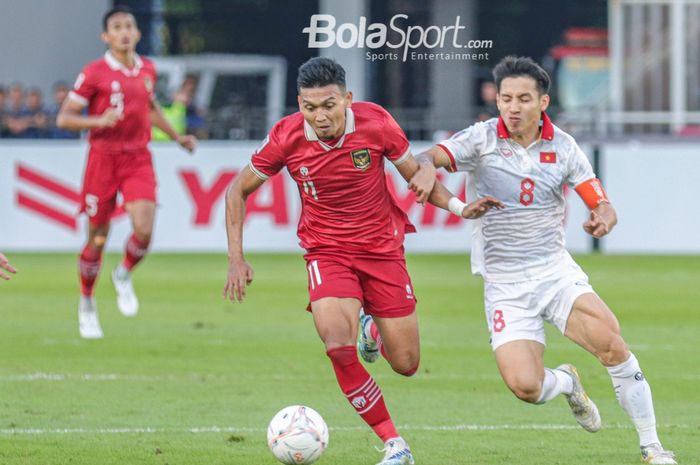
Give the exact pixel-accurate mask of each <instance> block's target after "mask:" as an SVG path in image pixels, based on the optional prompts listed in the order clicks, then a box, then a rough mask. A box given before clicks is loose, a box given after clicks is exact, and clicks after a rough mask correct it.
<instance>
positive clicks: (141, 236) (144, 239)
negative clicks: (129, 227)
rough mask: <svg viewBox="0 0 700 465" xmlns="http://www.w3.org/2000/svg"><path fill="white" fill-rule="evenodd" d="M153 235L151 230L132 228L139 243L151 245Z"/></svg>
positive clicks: (148, 228) (143, 227) (147, 228)
mask: <svg viewBox="0 0 700 465" xmlns="http://www.w3.org/2000/svg"><path fill="white" fill-rule="evenodd" d="M152 234H153V228H150V227H145V226H142V227H135V228H134V236H136V239H138V240H139V242H141V243H143V244H150V243H151V235H152Z"/></svg>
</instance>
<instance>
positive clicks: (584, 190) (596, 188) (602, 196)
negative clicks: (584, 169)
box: [576, 178, 610, 210]
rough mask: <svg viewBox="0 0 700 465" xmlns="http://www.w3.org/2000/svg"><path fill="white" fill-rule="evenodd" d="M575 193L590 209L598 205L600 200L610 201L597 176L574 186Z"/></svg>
mask: <svg viewBox="0 0 700 465" xmlns="http://www.w3.org/2000/svg"><path fill="white" fill-rule="evenodd" d="M576 193H577V194H578V195H579V197H581V199H583V203H585V204H586V206H588V208H590V209H591V210H593V209H594V208H595V207H597V206H598V205H600V203H601V202H608V203H610V200H608V195H607V194H606V193H605V189H603V185H602V184H601V183H600V179H598V178H592V179H589V180H588V181H583V182H582V183H581V184H579V185H578V186H576Z"/></svg>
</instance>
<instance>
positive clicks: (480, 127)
mask: <svg viewBox="0 0 700 465" xmlns="http://www.w3.org/2000/svg"><path fill="white" fill-rule="evenodd" d="M486 132H487V129H486V124H485V123H476V124H473V125H471V126H469V127H468V128H466V129H462V130H461V131H459V132H458V133H457V134H455V135H453V136H452V137H450V138H449V139H447V140H444V141H442V142H440V143H439V144H437V145H438V147H440V148H441V149H442V150H444V151H445V152H446V153H447V155H448V156H449V157H450V167H449V168H448V169H449V171H472V170H473V169H474V168H475V167H476V164H477V161H478V159H479V155H480V154H481V150H482V148H483V147H484V146H485V145H486V137H487V134H486Z"/></svg>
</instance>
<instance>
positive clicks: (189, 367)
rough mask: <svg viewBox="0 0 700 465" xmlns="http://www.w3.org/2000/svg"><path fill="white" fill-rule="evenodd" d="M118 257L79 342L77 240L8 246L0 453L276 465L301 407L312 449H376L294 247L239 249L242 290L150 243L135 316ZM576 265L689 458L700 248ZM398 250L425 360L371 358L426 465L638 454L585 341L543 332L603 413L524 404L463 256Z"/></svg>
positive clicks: (332, 460) (220, 263) (16, 457)
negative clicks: (279, 418)
mask: <svg viewBox="0 0 700 465" xmlns="http://www.w3.org/2000/svg"><path fill="white" fill-rule="evenodd" d="M118 259H119V257H118V256H117V255H110V256H107V257H106V260H105V267H104V269H103V273H102V276H101V279H100V282H99V283H98V287H97V292H96V295H97V299H98V306H99V309H100V318H101V322H102V327H103V329H104V331H105V339H103V340H99V341H85V340H81V339H80V338H79V337H78V330H77V315H76V312H77V292H78V285H77V277H76V274H77V271H76V266H75V265H76V260H77V258H76V256H75V255H64V254H61V255H53V254H52V255H30V254H11V260H12V263H13V264H14V265H15V266H16V267H17V268H19V270H20V272H19V274H17V275H16V276H14V277H13V279H12V280H11V281H10V282H3V283H0V321H2V323H1V324H0V354H2V355H1V358H0V360H1V361H0V463H2V464H3V465H20V464H22V465H25V464H31V465H46V464H50V465H61V464H70V465H82V464H85V465H88V464H89V465H95V464H100V465H110V464H114V465H125V464H133V465H135V464H157V465H165V464H168V465H179V464H182V465H198V464H201V465H216V464H221V465H224V464H245V465H268V464H269V465H273V464H275V463H276V461H275V460H274V458H273V457H272V455H271V454H270V452H269V451H268V449H267V446H266V443H265V428H266V426H267V423H268V421H269V420H270V418H271V417H272V416H273V414H274V413H275V412H276V411H277V410H279V409H280V408H282V407H284V406H286V405H290V404H296V403H302V404H307V405H310V406H312V407H313V408H314V409H316V410H318V411H319V412H320V413H321V414H322V415H323V417H324V418H325V420H326V422H327V423H328V424H329V426H330V427H331V435H330V447H329V449H328V450H327V452H326V453H325V455H324V456H323V457H322V458H321V460H320V461H319V462H318V463H319V464H321V465H323V464H343V465H367V464H374V463H376V462H377V461H379V460H380V458H381V454H379V453H377V452H376V451H375V450H374V446H378V445H380V444H379V442H378V440H377V439H376V438H375V437H374V435H373V434H372V433H371V431H370V430H369V428H367V427H365V426H364V424H363V423H362V421H361V420H360V418H359V417H358V416H357V415H356V414H355V413H354V411H353V410H352V409H351V407H350V406H349V405H348V404H347V402H346V401H345V399H344V397H343V396H342V394H341V393H340V391H339V389H338V387H337V385H336V382H335V379H334V377H333V374H332V370H331V365H330V363H329V362H328V360H327V358H326V356H325V354H324V351H323V348H322V345H321V343H320V341H319V340H318V337H317V335H316V333H315V330H314V328H313V325H312V321H311V317H310V315H308V314H307V313H306V312H305V311H304V307H305V305H306V298H307V295H306V288H305V286H306V269H305V266H304V263H303V261H302V259H301V258H300V257H299V256H295V255H250V256H249V257H248V259H249V261H250V262H251V263H252V265H253V266H254V268H255V270H256V276H255V282H254V284H253V285H252V287H250V288H249V293H248V299H247V301H246V302H245V304H243V305H233V304H230V303H228V302H226V301H224V300H223V298H222V297H221V288H222V284H223V279H224V276H225V270H226V259H225V256H224V255H153V256H150V257H148V259H147V260H146V261H145V262H144V264H143V265H142V266H141V268H140V269H139V270H138V271H137V272H136V273H135V286H136V289H137V292H138V294H139V297H140V300H141V310H140V313H139V315H138V316H137V317H136V318H133V319H127V318H124V317H122V316H121V315H120V314H119V313H118V311H117V309H116V304H115V298H114V291H113V289H112V288H111V283H110V282H109V281H110V280H109V275H108V272H109V270H111V268H112V267H113V266H114V265H115V264H116V263H117V260H118ZM578 261H579V263H581V265H582V266H583V267H584V269H585V270H586V271H587V273H588V274H589V276H590V278H591V282H592V284H593V286H594V287H595V288H596V290H597V291H598V293H599V294H600V295H601V296H602V297H603V298H604V299H605V300H606V301H607V303H608V304H609V305H610V306H611V308H613V310H614V311H615V312H616V314H617V315H618V318H619V320H620V322H621V325H622V333H623V336H624V337H625V338H626V340H627V342H628V344H630V346H631V348H632V350H633V351H634V352H635V353H636V355H637V357H638V358H639V360H640V362H641V364H642V367H643V369H644V370H645V374H646V376H647V378H648V379H649V381H650V383H651V385H652V389H653V392H654V396H655V402H656V414H657V421H658V423H659V425H660V428H659V433H660V436H661V438H662V440H663V441H664V443H665V445H666V447H668V448H669V449H672V450H675V452H676V454H677V456H678V459H679V463H681V464H694V463H697V459H698V457H700V442H698V441H697V438H698V436H699V435H700V402H699V401H698V399H699V397H698V394H697V392H698V389H697V385H698V381H700V349H698V334H700V313H699V312H698V311H697V303H698V301H700V258H699V257H620V256H585V257H578ZM408 264H409V270H410V272H411V275H412V278H413V282H414V287H415V291H416V295H417V296H418V298H419V300H420V302H419V315H420V324H421V338H422V363H421V368H420V371H419V373H418V375H417V376H416V377H415V378H412V379H405V378H401V377H400V376H398V375H395V374H393V373H392V372H391V370H390V369H389V368H388V366H387V364H386V363H385V362H384V361H382V360H380V361H379V362H378V363H376V364H374V365H372V366H370V367H369V370H370V372H371V373H372V374H373V375H374V376H375V378H376V379H377V381H378V382H379V383H380V384H381V386H382V389H383V391H384V395H385V398H386V400H387V403H388V406H389V408H390V410H391V412H392V415H393V418H394V420H395V422H396V424H397V425H399V427H400V431H401V432H402V433H403V435H404V437H405V438H406V439H407V440H408V441H409V443H410V444H411V447H412V448H413V452H414V456H415V458H416V463H417V464H418V465H429V464H430V465H432V464H435V465H438V464H439V465H451V464H460V465H461V464H480V465H489V464H504V463H505V464H518V465H520V464H522V465H528V464H532V465H535V464H536V465H550V464H552V465H553V464H566V465H571V464H601V465H602V464H615V465H620V464H635V463H639V453H638V448H637V437H636V433H635V431H634V430H633V429H632V428H631V426H630V424H629V422H628V420H627V417H626V415H625V414H624V412H623V411H622V409H621V408H620V407H619V406H618V405H617V402H616V400H615V397H614V393H613V391H612V387H611V383H610V379H609V377H608V375H607V372H606V371H605V369H604V368H602V367H601V366H600V365H599V364H598V363H597V361H596V360H595V359H594V358H593V357H592V356H590V355H588V354H587V353H586V352H584V351H583V350H582V349H580V348H578V347H577V346H575V345H574V344H573V343H571V342H570V341H568V340H566V339H565V338H563V337H562V336H561V335H559V334H558V333H557V332H556V330H554V329H553V328H551V327H549V328H548V341H549V345H548V350H547V352H546V364H547V365H548V366H556V365H559V364H560V363H563V362H572V363H574V364H576V365H577V367H578V368H579V372H580V373H581V375H582V377H583V382H584V385H585V386H586V387H587V390H588V392H589V394H590V395H591V397H593V399H595V400H596V402H597V403H598V406H599V408H600V411H601V415H602V418H603V430H602V431H601V432H599V433H596V434H590V433H586V432H585V431H583V430H582V429H580V428H578V427H577V426H576V424H575V421H574V419H573V418H572V416H571V414H570V412H569V409H568V407H567V405H566V402H565V400H564V399H563V398H557V399H555V400H554V401H552V402H551V403H549V404H547V405H544V406H533V405H528V404H525V403H522V402H520V401H518V400H517V399H515V398H514V397H513V396H512V395H511V394H510V392H509V391H508V390H507V388H505V386H504V385H503V383H502V381H501V380H500V377H499V375H498V372H497V369H496V367H495V364H494V361H493V357H492V354H491V351H490V348H489V345H488V334H487V331H486V327H485V323H484V316H483V309H482V300H481V299H482V296H481V293H482V292H481V283H480V281H479V280H478V279H476V278H474V277H472V276H470V275H469V274H468V268H467V258H466V257H463V256H411V257H409V259H408ZM442 427H444V428H443V429H441V428H442ZM488 427H493V429H488ZM32 430H34V432H32Z"/></svg>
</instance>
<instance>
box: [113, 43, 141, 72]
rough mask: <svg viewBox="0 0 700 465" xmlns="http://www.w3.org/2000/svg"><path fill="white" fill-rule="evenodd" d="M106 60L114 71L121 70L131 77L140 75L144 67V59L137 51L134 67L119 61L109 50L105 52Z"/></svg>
mask: <svg viewBox="0 0 700 465" xmlns="http://www.w3.org/2000/svg"><path fill="white" fill-rule="evenodd" d="M105 61H106V62H107V65H108V66H109V67H110V69H112V71H121V72H122V73H124V74H125V75H126V76H129V77H134V76H138V75H139V72H140V71H141V68H142V67H143V60H142V59H141V57H140V56H139V55H138V54H137V53H134V67H133V68H131V69H129V68H127V67H126V66H124V65H123V64H122V63H121V62H119V60H117V59H116V58H115V57H114V55H112V53H111V52H110V51H109V50H107V51H106V52H105Z"/></svg>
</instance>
